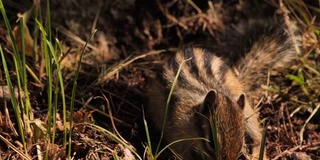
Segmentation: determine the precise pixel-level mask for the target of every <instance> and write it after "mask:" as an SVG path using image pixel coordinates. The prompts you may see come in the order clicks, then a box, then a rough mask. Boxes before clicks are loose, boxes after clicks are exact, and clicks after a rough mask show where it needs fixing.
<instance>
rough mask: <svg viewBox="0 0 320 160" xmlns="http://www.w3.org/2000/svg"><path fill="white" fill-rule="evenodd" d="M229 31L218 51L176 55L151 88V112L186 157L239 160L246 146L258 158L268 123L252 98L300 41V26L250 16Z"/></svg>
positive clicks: (195, 49)
mask: <svg viewBox="0 0 320 160" xmlns="http://www.w3.org/2000/svg"><path fill="white" fill-rule="evenodd" d="M290 33H293V34H294V36H291V34H290ZM223 36H224V37H223V38H221V40H222V42H220V44H212V45H213V46H214V47H211V48H215V49H216V50H215V51H214V52H212V51H211V50H210V49H205V48H198V47H188V48H186V49H184V50H181V51H178V52H177V53H175V54H174V55H172V56H171V57H170V58H169V59H168V60H167V61H166V63H165V64H164V66H163V68H162V72H161V73H160V74H159V75H158V77H157V78H156V79H154V80H153V82H152V83H151V86H150V89H149V91H148V97H149V102H148V107H147V114H148V116H149V117H150V118H151V119H152V120H153V123H154V125H155V127H156V128H157V129H158V130H159V131H161V130H162V129H163V125H164V130H163V133H164V140H165V142H166V143H167V144H169V143H172V142H174V143H173V144H172V145H171V146H170V148H171V149H172V150H173V152H174V153H177V155H178V157H180V158H182V159H186V160H191V159H223V160H235V159H237V158H238V157H239V155H240V154H241V152H247V151H246V150H248V149H246V148H251V152H252V153H251V154H252V156H251V157H250V158H252V159H255V158H256V159H258V158H259V153H260V146H261V139H262V133H261V132H262V129H261V127H260V122H259V119H258V117H259V116H258V113H257V112H258V111H257V108H254V107H253V102H252V98H253V97H254V95H255V93H257V92H258V90H259V88H260V85H261V84H265V82H266V81H267V75H268V70H269V69H273V70H275V69H280V68H281V67H283V66H285V65H287V64H289V62H291V61H293V59H294V58H295V55H296V49H295V47H296V46H299V44H300V41H299V39H300V37H299V34H298V31H297V27H296V26H295V25H294V24H292V25H289V26H287V25H285V24H284V23H283V22H281V23H276V22H273V21H263V20H249V21H248V22H245V23H241V24H239V25H237V26H234V27H231V28H229V29H226V32H225V34H223ZM228 44H230V45H228ZM215 45H216V46H215ZM225 47H228V48H225ZM233 47H235V50H233V49H232V48H233ZM241 47H242V48H241ZM219 52H220V53H219ZM237 53H238V54H237ZM176 76H177V78H176ZM171 90H172V94H171V95H170V96H169V94H170V92H171ZM169 100H170V101H169ZM167 101H168V102H169V103H168V104H167ZM164 122H165V124H163V123H164ZM213 126H215V127H213ZM214 130H215V131H214ZM245 136H246V137H247V136H248V137H249V138H250V139H251V141H252V144H245V140H244V137H245ZM201 137H202V139H201ZM175 141H178V142H175ZM217 143H218V145H216V144H217ZM263 159H266V154H264V155H263Z"/></svg>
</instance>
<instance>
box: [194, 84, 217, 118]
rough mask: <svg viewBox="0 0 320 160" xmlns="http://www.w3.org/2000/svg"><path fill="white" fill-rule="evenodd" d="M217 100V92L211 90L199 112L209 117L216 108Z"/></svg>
mask: <svg viewBox="0 0 320 160" xmlns="http://www.w3.org/2000/svg"><path fill="white" fill-rule="evenodd" d="M216 100H217V91H215V90H211V91H209V92H208V93H207V95H206V97H205V98H204V100H203V103H202V104H201V105H200V106H199V110H198V111H199V112H200V113H202V114H204V115H208V114H209V113H210V112H212V109H214V107H215V103H216Z"/></svg>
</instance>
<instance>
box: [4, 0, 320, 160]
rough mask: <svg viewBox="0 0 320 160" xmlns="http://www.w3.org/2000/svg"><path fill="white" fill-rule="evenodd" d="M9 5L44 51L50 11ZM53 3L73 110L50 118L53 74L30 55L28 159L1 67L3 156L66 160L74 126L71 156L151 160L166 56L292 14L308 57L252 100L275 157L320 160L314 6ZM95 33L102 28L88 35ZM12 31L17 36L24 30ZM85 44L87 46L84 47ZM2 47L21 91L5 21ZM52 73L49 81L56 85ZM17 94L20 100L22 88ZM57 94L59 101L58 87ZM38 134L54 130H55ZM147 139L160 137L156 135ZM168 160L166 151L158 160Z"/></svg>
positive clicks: (176, 0)
mask: <svg viewBox="0 0 320 160" xmlns="http://www.w3.org/2000/svg"><path fill="white" fill-rule="evenodd" d="M3 4H4V7H5V10H6V14H7V16H8V18H9V22H10V24H11V26H12V28H14V27H15V26H18V23H17V21H16V20H17V14H18V13H20V14H23V13H26V12H27V11H28V10H29V9H30V8H32V6H34V8H33V11H34V12H33V13H32V14H31V18H30V20H29V21H28V22H27V23H26V26H27V27H28V29H29V30H30V35H31V37H32V38H31V39H32V41H35V42H38V46H37V45H35V44H34V43H30V45H31V48H32V47H35V46H37V47H39V46H41V40H38V39H40V38H39V36H38V38H37V37H35V35H40V34H39V29H38V28H39V27H38V25H37V23H36V21H35V18H34V17H37V15H36V14H35V13H41V14H42V16H41V17H40V19H42V20H43V22H44V21H46V20H48V19H49V18H48V17H49V16H48V15H46V6H48V4H47V3H45V2H44V1H41V2H40V3H37V2H36V1H34V2H32V1H25V0H23V1H22V0H21V1H18V0H16V1H9V0H4V1H3ZM49 6H50V20H51V27H50V29H51V31H52V37H51V38H52V40H54V39H58V40H59V44H61V55H63V56H61V57H60V58H61V59H60V63H61V71H62V75H63V81H64V92H65V96H64V98H65V99H66V103H67V106H70V104H71V100H72V99H73V100H74V102H75V105H74V106H75V107H74V109H71V108H69V107H68V108H67V109H65V110H64V109H63V107H62V106H63V100H62V99H63V98H61V96H59V98H57V103H56V104H57V112H56V113H55V114H54V115H56V116H52V115H49V113H50V112H48V111H50V109H49V107H50V105H48V102H49V100H48V97H49V96H48V90H49V86H48V81H49V77H48V76H47V75H46V71H45V67H44V63H43V62H42V61H41V58H43V56H41V54H40V53H37V54H39V56H36V55H35V54H33V53H32V51H31V52H28V51H26V55H27V64H28V66H30V68H31V71H28V77H27V80H28V83H27V86H28V95H29V97H30V103H31V106H32V110H31V111H32V115H33V116H32V117H28V118H29V120H30V124H31V125H30V126H31V131H30V132H27V131H28V130H27V129H26V126H23V127H25V128H24V129H23V130H24V131H25V132H26V133H27V134H25V135H24V137H25V139H26V146H27V150H28V154H27V153H25V152H24V151H23V142H22V141H21V137H20V136H19V135H21V134H20V133H19V132H18V130H19V129H18V125H17V124H18V123H17V118H16V117H17V116H21V117H24V116H25V115H22V113H20V115H19V114H16V115H15V110H14V109H13V107H12V101H10V96H9V91H8V90H9V89H8V87H7V85H8V84H7V83H8V82H7V81H6V77H5V72H4V70H3V67H4V64H3V63H1V64H0V68H1V69H0V85H1V86H0V104H1V105H0V106H1V108H0V139H1V141H0V144H1V145H0V159H2V158H3V159H22V158H23V157H24V156H25V157H24V158H26V159H27V158H32V159H33V158H41V157H43V156H44V155H47V156H48V159H59V158H66V155H67V152H68V147H69V144H70V143H66V145H64V142H63V141H64V134H65V133H68V134H69V133H70V126H72V136H67V138H71V156H72V157H73V158H74V159H117V158H118V159H139V158H141V159H152V155H150V154H148V153H149V152H148V149H146V148H148V147H147V146H148V138H147V134H146V133H149V132H146V130H145V121H144V120H145V119H144V112H143V111H144V107H145V105H146V95H145V92H146V89H147V88H148V84H149V83H150V81H151V80H152V78H154V77H155V74H156V73H157V71H158V70H157V69H158V67H159V66H161V65H162V64H163V62H164V59H165V56H166V55H168V54H171V53H174V52H175V51H176V50H178V49H179V48H181V47H183V46H186V45H190V44H205V43H204V42H211V41H212V42H213V41H214V40H215V39H214V36H215V34H217V33H219V31H221V30H223V28H224V26H226V25H230V24H233V23H237V22H239V21H241V20H245V19H250V18H265V17H285V16H286V15H287V14H286V13H290V14H289V16H290V19H294V20H296V21H297V22H298V24H299V26H300V27H301V33H302V35H303V46H302V53H301V54H299V56H298V57H297V60H296V62H295V63H294V64H295V65H293V66H291V67H289V68H288V69H286V70H285V71H284V72H281V73H278V74H277V76H276V77H273V78H272V81H271V82H270V84H269V86H267V87H265V88H268V89H267V91H266V92H265V94H264V95H262V96H261V97H263V98H262V99H257V100H256V104H259V105H260V107H261V110H260V119H261V120H262V121H263V122H264V125H265V129H266V145H265V147H266V151H267V155H268V157H270V158H271V159H282V158H284V159H320V119H319V118H318V117H319V116H320V112H319V111H317V110H318V109H319V108H320V103H319V99H320V97H319V95H320V90H319V88H320V73H319V72H320V67H319V66H320V50H319V43H318V38H319V35H320V33H319V31H320V30H319V27H320V23H319V20H318V18H317V16H319V14H320V12H319V4H317V3H316V2H314V1H311V0H310V1H305V3H302V2H300V1H292V2H291V1H290V2H287V1H284V2H283V1H279V2H278V1H266V2H264V3H258V2H255V1H254V2H250V3H249V2H244V1H241V0H239V1H238V0H233V1H216V0H213V1H206V0H200V1H194V2H193V1H191V0H190V1H189V0H188V1H182V0H172V1H171V0H165V1H161V2H160V0H155V1H150V0H115V1H106V2H104V1H96V2H94V3H93V2H92V1H89V0H83V1H81V2H80V1H79V2H78V1H71V0H69V1H62V0H55V1H50V4H49ZM1 18H3V17H1ZM95 29H97V31H96V32H95V34H94V36H93V37H92V38H90V37H91V35H92V33H93V32H94V30H95ZM13 33H15V34H16V35H19V34H18V33H19V31H18V30H13ZM17 39H18V38H17ZM20 39H21V38H20ZM17 41H18V40H17ZM20 41H21V40H20ZM30 41H31V40H30V39H29V41H28V40H27V42H26V43H28V42H30ZM87 41H88V42H89V45H86V42H87ZM202 42H203V43H202ZM17 43H19V42H17ZM0 44H1V46H2V49H3V50H4V53H5V58H6V59H7V63H8V68H9V74H10V77H11V79H12V83H13V86H17V84H18V81H17V80H16V76H17V73H16V70H15V69H14V60H13V56H12V55H13V51H12V50H13V49H12V47H10V46H11V43H10V41H9V40H8V28H7V27H6V26H5V23H4V21H0ZM54 44H55V43H54ZM206 45H207V44H206ZM84 46H86V48H85V49H83V48H84ZM40 48H41V47H40ZM31 50H32V49H31ZM81 53H83V57H82V61H81V69H80V72H79V78H78V83H77V90H76V92H75V93H76V94H75V98H72V93H73V92H72V86H73V79H74V78H75V76H76V70H77V64H78V63H77V62H78V60H79V59H80V55H81ZM2 62H3V61H2ZM32 73H35V77H37V78H38V79H39V81H37V79H36V78H35V77H34V75H32ZM56 73H57V72H54V74H53V75H55V76H54V77H53V81H55V80H56V79H58V76H56V75H57V74H56ZM55 82H56V81H55ZM279 86H281V87H279ZM15 88H16V87H15ZM53 88H54V87H53ZM56 88H58V87H56ZM14 91H15V92H16V94H17V95H19V91H17V89H16V90H14ZM57 93H59V94H58V95H60V94H62V93H61V90H59V91H57ZM21 94H22V93H21ZM20 96H21V97H23V96H25V95H20ZM16 98H19V96H16ZM260 100H261V101H260ZM52 103H53V102H52ZM64 111H66V113H65V114H66V115H67V117H68V118H67V122H66V124H63V123H65V122H64V121H63V118H62V117H63V116H64ZM70 115H73V123H70V121H71V120H70ZM52 117H55V118H52ZM51 119H52V120H53V119H55V124H56V127H48V123H47V122H48V121H50V120H51ZM148 126H150V128H152V124H149V123H148ZM42 127H44V128H50V129H49V130H50V131H49V130H46V129H43V128H42ZM52 130H55V132H52ZM47 133H49V134H48V135H50V136H51V137H55V141H54V142H53V143H52V141H50V143H49V142H48V141H47V140H48V137H46V136H45V135H46V134H47ZM52 133H55V134H53V135H52ZM150 135H157V133H153V130H152V129H150ZM50 136H49V137H50ZM151 137H152V136H151ZM69 142H70V141H69ZM153 144H155V143H153ZM64 147H66V148H64ZM153 147H155V146H153ZM46 148H50V149H49V150H46ZM46 151H47V153H46ZM41 153H46V154H41ZM135 153H136V154H135ZM170 156H171V154H170V152H169V151H167V152H165V153H164V154H163V155H162V156H161V157H160V158H162V159H168V157H170Z"/></svg>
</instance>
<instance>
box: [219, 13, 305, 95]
mask: <svg viewBox="0 0 320 160" xmlns="http://www.w3.org/2000/svg"><path fill="white" fill-rule="evenodd" d="M225 33H226V34H225V35H228V36H225V35H224V36H221V39H220V40H219V41H220V42H221V43H220V44H219V45H218V48H216V49H218V52H220V53H219V54H221V56H222V57H225V58H226V60H227V62H228V63H229V65H230V66H232V67H234V68H235V69H236V70H237V72H238V75H239V78H240V80H241V81H242V83H243V84H244V87H245V90H246V93H247V95H249V96H253V97H254V95H255V93H256V91H257V89H258V88H260V87H261V85H262V84H266V82H267V77H268V71H269V70H279V69H280V68H282V67H284V66H286V65H289V64H290V62H292V61H293V60H294V59H295V57H296V53H297V52H298V51H299V48H300V46H301V36H300V34H299V32H298V30H297V26H296V25H295V24H294V23H293V22H291V24H286V23H284V22H283V21H281V22H275V21H274V20H271V19H268V20H249V21H246V22H241V23H240V24H239V25H236V26H233V27H230V28H227V29H226V30H225ZM218 37H220V36H218ZM227 56H228V57H227Z"/></svg>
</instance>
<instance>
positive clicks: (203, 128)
mask: <svg viewBox="0 0 320 160" xmlns="http://www.w3.org/2000/svg"><path fill="white" fill-rule="evenodd" d="M244 106H245V96H244V94H241V95H240V96H239V97H238V98H237V100H236V101H235V100H232V99H230V96H225V95H223V94H221V93H218V92H217V91H215V90H211V91H209V92H208V93H207V95H206V96H205V98H204V100H203V103H202V104H201V105H200V106H199V107H198V108H197V113H199V114H197V115H196V116H197V119H198V123H199V130H200V132H198V133H200V134H203V135H201V137H205V138H206V139H208V141H202V143H201V144H199V145H198V147H196V148H195V149H194V151H193V152H194V153H193V156H195V157H198V158H202V159H226V160H235V159H237V158H238V157H239V155H240V152H241V149H242V145H243V139H244V131H245V128H244V121H245V120H244V114H243V109H244Z"/></svg>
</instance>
